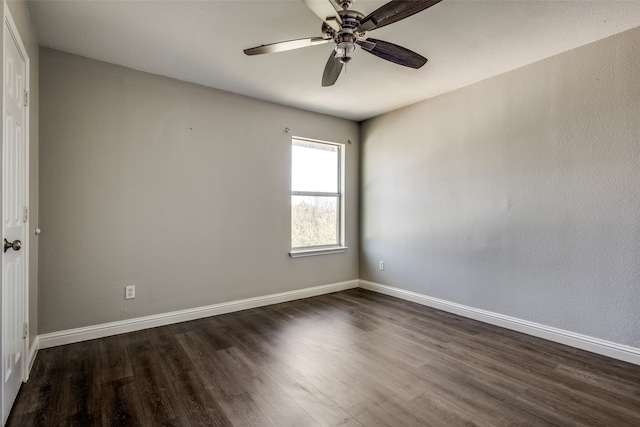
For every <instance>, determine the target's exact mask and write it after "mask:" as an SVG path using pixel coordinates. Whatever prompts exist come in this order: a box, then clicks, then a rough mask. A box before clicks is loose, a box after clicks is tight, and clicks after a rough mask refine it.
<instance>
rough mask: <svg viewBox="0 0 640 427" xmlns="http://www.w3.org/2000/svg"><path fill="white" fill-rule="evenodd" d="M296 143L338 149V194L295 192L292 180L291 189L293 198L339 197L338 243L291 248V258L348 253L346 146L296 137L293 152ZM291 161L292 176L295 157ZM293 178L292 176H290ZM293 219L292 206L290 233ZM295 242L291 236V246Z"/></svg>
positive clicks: (293, 140) (291, 157)
mask: <svg viewBox="0 0 640 427" xmlns="http://www.w3.org/2000/svg"><path fill="white" fill-rule="evenodd" d="M295 141H303V142H305V141H306V142H313V143H316V144H326V145H332V146H334V147H337V149H338V192H337V193H326V192H317V191H293V189H292V187H293V184H292V182H291V180H290V182H289V188H290V190H291V191H290V192H291V197H293V196H316V197H337V199H338V224H337V226H338V236H337V237H338V239H337V240H338V243H337V244H335V245H324V246H303V247H299V248H294V247H291V251H290V252H289V255H290V256H291V258H299V257H307V256H314V255H327V254H338V253H344V252H346V251H347V249H348V248H347V246H346V245H345V205H346V203H345V191H344V190H345V180H344V175H345V173H344V171H345V144H342V143H339V142H330V141H321V140H318V139H311V138H304V137H299V136H294V137H292V138H291V145H290V147H291V149H292V150H293V145H294V143H295ZM290 159H291V162H292V163H291V167H290V168H289V170H290V172H289V173H290V174H291V171H292V170H293V156H290ZM290 176H291V175H290ZM291 197H290V198H289V202H290V203H291ZM292 225H293V224H292V217H291V204H290V207H289V232H290V233H291V232H292ZM292 241H293V235H291V234H290V235H289V244H290V245H291V243H292Z"/></svg>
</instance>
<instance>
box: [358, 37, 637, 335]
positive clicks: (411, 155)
mask: <svg viewBox="0 0 640 427" xmlns="http://www.w3.org/2000/svg"><path fill="white" fill-rule="evenodd" d="M638 64H640V28H637V29H634V30H631V31H628V32H625V33H621V34H619V35H616V36H613V37H611V38H608V39H604V40H601V41H599V42H596V43H594V44H591V45H587V46H584V47H581V48H578V49H575V50H573V51H570V52H567V53H564V54H561V55H558V56H556V57H552V58H549V59H547V60H544V61H542V62H538V63H535V64H532V65H530V66H527V67H524V68H521V69H518V70H515V71H513V72H509V73H507V74H504V75H500V76H498V77H495V78H492V79H489V80H486V81H483V82H480V83H478V84H475V85H473V86H470V87H467V88H464V89H461V90H458V91H455V92H452V93H449V94H446V95H443V96H440V97H437V98H434V99H431V100H428V101H425V102H422V103H419V104H416V105H413V106H410V107H407V108H404V109H402V110H398V111H395V112H392V113H390V114H386V115H383V116H381V117H378V118H375V119H372V120H370V121H367V122H366V123H364V124H363V127H362V129H361V132H362V134H361V143H362V145H361V150H362V164H361V168H362V169H361V172H362V177H361V180H362V188H361V197H362V204H361V210H362V213H363V215H362V220H361V258H360V278H361V279H364V280H369V281H373V282H377V283H381V284H386V285H390V286H395V287H398V288H402V289H406V290H410V291H414V292H418V293H421V294H424V295H428V296H432V297H436V298H441V299H444V300H448V301H452V302H456V303H460V304H464V305H467V306H471V307H474V308H479V309H484V310H489V311H492V312H496V313H501V314H504V315H509V316H514V317H516V318H520V319H525V320H528V321H533V322H538V323H540V324H544V325H548V326H552V327H557V328H561V329H564V330H569V331H573V332H577V333H580V334H585V335H588V336H592V337H596V338H601V339H605V340H610V341H613V342H616V343H620V344H625V345H629V346H633V347H640V291H639V290H640V289H639V286H640V139H639V138H640V73H639V72H638ZM469 66H472V64H469ZM379 260H384V261H385V270H384V271H379V270H378V261H379Z"/></svg>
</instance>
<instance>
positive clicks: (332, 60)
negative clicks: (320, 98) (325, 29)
mask: <svg viewBox="0 0 640 427" xmlns="http://www.w3.org/2000/svg"><path fill="white" fill-rule="evenodd" d="M341 71H342V62H340V57H339V56H338V55H337V53H336V52H335V51H334V52H331V56H329V60H328V61H327V65H325V67H324V73H323V74H322V86H323V87H327V86H333V84H334V83H335V82H336V80H338V77H340V72H341Z"/></svg>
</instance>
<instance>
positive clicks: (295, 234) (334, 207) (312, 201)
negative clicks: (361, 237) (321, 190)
mask: <svg viewBox="0 0 640 427" xmlns="http://www.w3.org/2000/svg"><path fill="white" fill-rule="evenodd" d="M337 244H338V198H337V197H319V196H291V246H292V247H294V248H301V247H305V246H324V245H337Z"/></svg>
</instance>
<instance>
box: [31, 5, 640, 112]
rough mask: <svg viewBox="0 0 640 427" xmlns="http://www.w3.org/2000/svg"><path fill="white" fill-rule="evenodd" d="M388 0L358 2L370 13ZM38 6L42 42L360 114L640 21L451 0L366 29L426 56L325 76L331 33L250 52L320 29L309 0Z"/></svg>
mask: <svg viewBox="0 0 640 427" xmlns="http://www.w3.org/2000/svg"><path fill="white" fill-rule="evenodd" d="M384 3H385V1H374V0H359V1H356V2H355V3H354V5H353V7H352V9H355V10H358V11H360V12H362V13H363V14H365V15H367V14H369V13H370V12H372V11H374V10H375V9H377V8H378V7H380V6H382V5H383V4H384ZM29 9H30V12H31V15H32V18H33V22H34V26H35V27H36V32H37V36H38V40H39V43H40V45H41V46H47V47H51V48H54V49H59V50H63V51H67V52H71V53H75V54H78V55H82V56H86V57H89V58H94V59H98V60H101V61H107V62H111V63H114V64H120V65H124V66H127V67H131V68H135V69H137V70H142V71H147V72H150V73H155V74H161V75H164V76H169V77H173V78H176V79H179V80H184V81H188V82H193V83H198V84H201V85H204V86H209V87H213V88H219V89H223V90H227V91H231V92H235V93H239V94H243V95H247V96H251V97H254V98H259V99H264V100H268V101H272V102H276V103H280V104H285V105H290V106H294V107H298V108H303V109H306V110H311V111H316V112H321V113H326V114H330V115H335V116H339V117H344V118H347V119H352V120H357V121H360V120H363V119H367V118H370V117H373V116H376V115H379V114H382V113H385V112H388V111H391V110H394V109H396V108H399V107H402V106H405V105H409V104H412V103H415V102H418V101H420V100H423V99H427V98H430V97H433V96H436V95H439V94H442V93H445V92H449V91H452V90H455V89H457V88H460V87H463V86H467V85H469V84H472V83H474V82H477V81H480V80H484V79H486V78H489V77H491V76H494V75H497V74H501V73H504V72H506V71H509V70H512V69H514V68H517V67H521V66H523V65H526V64H529V63H532V62H535V61H538V60H540V59H543V58H546V57H549V56H552V55H555V54H558V53H560V52H564V51H567V50H569V49H573V48H575V47H578V46H581V45H584V44H587V43H590V42H593V41H596V40H599V39H601V38H604V37H607V36H609V35H612V34H616V33H619V32H621V31H624V30H627V29H630V28H633V27H637V26H640V1H616V0H608V1H595V0H591V1H583V0H572V1H528V0H510V1H495V0H473V1H461V0H444V1H442V2H441V3H439V4H437V5H435V6H433V7H431V8H430V9H427V10H426V11H424V12H421V13H419V14H417V15H414V16H412V17H410V18H407V19H405V20H403V21H399V22H396V23H395V24H392V25H389V26H386V27H384V28H380V29H378V30H375V31H372V32H370V33H369V34H368V35H369V36H370V37H373V38H377V39H382V40H386V41H390V42H393V43H395V44H399V45H401V46H404V47H407V48H409V49H411V50H414V51H416V52H418V53H420V54H422V55H423V56H426V57H427V58H429V62H428V63H427V64H426V65H425V66H424V67H422V68H421V69H419V70H413V69H410V68H405V67H401V66H398V65H395V64H392V63H390V62H387V61H384V60H382V59H380V58H377V57H375V56H373V55H371V54H369V53H367V52H365V51H362V50H361V49H358V50H357V51H356V52H354V54H352V57H353V60H352V61H351V63H349V65H348V67H347V72H346V74H344V72H343V74H342V75H341V76H340V78H339V79H338V81H337V83H336V84H335V86H333V87H328V88H323V87H321V85H320V81H321V77H322V72H323V69H324V65H325V63H326V61H327V59H328V57H329V55H330V53H331V49H332V46H333V45H329V44H326V45H321V46H313V47H308V48H304V49H299V50H293V51H288V52H281V53H276V54H270V55H259V56H252V57H250V56H246V55H244V54H243V52H242V50H243V49H245V48H249V47H254V46H258V45H261V44H268V43H274V42H278V41H283V40H290V39H297V38H304V37H315V36H320V35H321V34H320V26H321V21H320V19H318V18H317V17H316V16H315V15H314V14H313V13H312V12H311V11H310V10H309V9H308V8H307V7H306V6H305V5H304V3H302V1H300V0H251V1H249V0H233V1H221V0H209V1H193V0H182V1H88V0H84V1H69V0H64V1H59V0H39V1H31V2H29Z"/></svg>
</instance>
